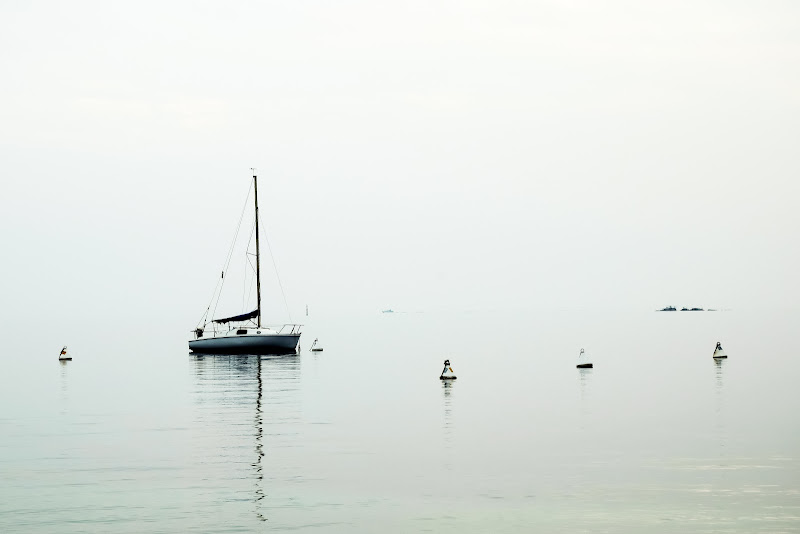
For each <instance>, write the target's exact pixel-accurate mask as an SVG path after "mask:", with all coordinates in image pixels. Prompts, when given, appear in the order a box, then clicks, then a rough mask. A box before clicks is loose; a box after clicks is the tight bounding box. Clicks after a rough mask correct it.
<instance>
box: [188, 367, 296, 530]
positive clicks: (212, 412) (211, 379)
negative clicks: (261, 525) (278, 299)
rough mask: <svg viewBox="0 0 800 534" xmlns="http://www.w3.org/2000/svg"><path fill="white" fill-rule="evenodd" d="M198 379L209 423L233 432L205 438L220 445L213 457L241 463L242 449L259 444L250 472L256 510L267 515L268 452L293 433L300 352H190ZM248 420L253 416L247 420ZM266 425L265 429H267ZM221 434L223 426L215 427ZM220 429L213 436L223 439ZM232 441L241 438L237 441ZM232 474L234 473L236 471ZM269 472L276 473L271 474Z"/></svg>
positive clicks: (227, 463)
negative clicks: (289, 428)
mask: <svg viewBox="0 0 800 534" xmlns="http://www.w3.org/2000/svg"><path fill="white" fill-rule="evenodd" d="M189 356H190V359H191V361H192V364H193V366H194V371H195V379H196V382H197V390H196V402H197V403H198V404H199V405H200V407H201V409H200V410H199V416H200V418H201V422H206V423H207V424H206V425H203V426H204V427H207V428H209V429H211V430H217V431H218V430H219V428H220V427H225V426H227V427H229V429H230V432H229V433H227V434H226V435H225V436H223V439H222V441H221V442H218V443H211V444H206V446H208V445H211V447H210V448H212V449H213V448H215V447H214V446H216V448H217V449H218V450H217V451H212V450H205V451H204V454H205V455H206V456H208V455H214V454H215V453H216V454H217V455H218V459H217V460H216V461H215V462H214V463H218V464H220V467H222V470H226V469H228V468H229V467H233V466H236V465H237V464H239V465H241V463H242V462H241V456H242V454H241V452H242V450H245V451H246V450H248V449H250V450H254V451H255V458H254V459H253V461H252V462H250V463H249V466H250V468H251V471H250V473H249V474H248V475H245V476H246V477H247V478H255V484H254V485H255V488H254V489H253V488H252V487H251V488H250V489H249V490H243V491H249V492H252V493H253V495H254V496H253V497H252V500H253V503H254V505H255V514H256V516H257V517H258V519H259V520H261V521H267V519H268V518H267V517H266V515H265V513H264V509H265V502H264V498H265V497H266V493H265V489H264V479H265V474H267V475H268V473H266V471H267V467H266V465H265V463H266V460H265V457H266V456H267V455H268V453H269V450H270V449H271V448H275V447H280V446H281V445H282V442H283V441H287V440H288V439H290V438H289V437H288V436H287V433H285V432H282V431H281V430H282V427H283V426H285V425H293V424H296V422H297V421H298V420H299V409H300V406H299V398H300V396H299V395H298V394H297V392H298V390H299V388H300V358H298V357H297V356H296V355H262V356H259V355H230V354H217V355H214V354H190V355H189ZM248 421H250V422H249V423H248ZM265 429H267V430H266V432H265ZM215 434H218V432H215ZM218 440H220V437H219V436H218V435H215V436H213V438H212V441H218ZM231 441H234V442H238V444H236V445H232V444H231ZM227 476H228V477H230V476H234V475H231V474H228V475H227ZM268 478H273V479H274V478H275V477H274V476H273V477H268Z"/></svg>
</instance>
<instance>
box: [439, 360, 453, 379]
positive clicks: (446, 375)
mask: <svg viewBox="0 0 800 534" xmlns="http://www.w3.org/2000/svg"><path fill="white" fill-rule="evenodd" d="M455 379H456V374H455V373H454V372H453V368H452V367H450V360H445V361H444V369H442V374H441V376H439V380H455Z"/></svg>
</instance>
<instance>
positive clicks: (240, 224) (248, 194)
mask: <svg viewBox="0 0 800 534" xmlns="http://www.w3.org/2000/svg"><path fill="white" fill-rule="evenodd" d="M252 189H253V183H252V182H250V186H249V187H248V188H247V198H245V199H244V206H242V214H241V215H240V216H239V224H237V225H236V233H235V234H233V241H232V242H231V248H230V249H229V250H228V259H227V261H225V267H224V268H223V269H222V276H221V277H220V278H222V284H221V285H220V288H219V294H218V295H217V302H216V304H214V312H213V313H212V314H211V315H212V316H215V315H216V314H217V306H219V298H220V297H221V296H222V288H224V287H225V271H227V270H228V266H229V265H230V263H231V256H233V249H234V247H235V246H236V238H238V237H239V230H240V229H241V227H242V220H243V219H244V212H245V211H247V201H248V200H250V191H251V190H252ZM212 299H213V297H212ZM212 318H213V317H212Z"/></svg>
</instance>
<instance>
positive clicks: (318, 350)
mask: <svg viewBox="0 0 800 534" xmlns="http://www.w3.org/2000/svg"><path fill="white" fill-rule="evenodd" d="M317 341H319V340H318V339H314V343H312V344H311V352H322V347H318V346H317Z"/></svg>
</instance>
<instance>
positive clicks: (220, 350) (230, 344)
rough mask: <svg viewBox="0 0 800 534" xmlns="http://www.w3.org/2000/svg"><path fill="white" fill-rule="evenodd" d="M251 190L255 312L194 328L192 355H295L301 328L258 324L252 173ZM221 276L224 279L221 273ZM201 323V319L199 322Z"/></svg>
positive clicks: (255, 186) (258, 283)
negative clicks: (196, 353)
mask: <svg viewBox="0 0 800 534" xmlns="http://www.w3.org/2000/svg"><path fill="white" fill-rule="evenodd" d="M254 171H255V169H254ZM253 190H254V193H255V194H254V197H255V237H256V309H255V310H253V311H251V312H248V313H243V314H241V315H234V316H232V317H224V318H222V319H213V320H211V321H210V322H205V323H203V325H202V326H200V325H199V324H198V326H197V328H195V329H194V331H193V335H194V339H192V340H190V341H189V349H190V350H191V351H192V352H198V353H205V354H297V347H298V344H299V342H300V334H301V330H302V326H303V325H301V324H284V325H281V326H265V325H262V323H261V251H260V248H259V241H258V178H257V177H256V174H255V172H253ZM222 276H223V278H224V271H223V275H222ZM209 308H210V306H209ZM206 312H208V310H206ZM205 317H206V316H204V318H205ZM202 321H203V319H201V322H202ZM209 325H210V326H209ZM226 325H227V326H226Z"/></svg>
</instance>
